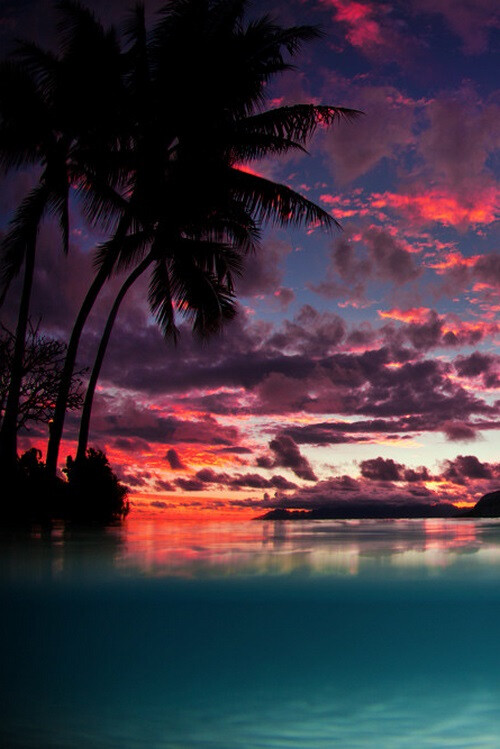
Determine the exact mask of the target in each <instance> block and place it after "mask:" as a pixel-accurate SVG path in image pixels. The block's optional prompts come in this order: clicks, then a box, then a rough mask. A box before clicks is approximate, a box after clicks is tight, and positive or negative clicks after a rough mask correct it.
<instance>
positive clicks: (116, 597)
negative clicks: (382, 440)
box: [0, 518, 500, 749]
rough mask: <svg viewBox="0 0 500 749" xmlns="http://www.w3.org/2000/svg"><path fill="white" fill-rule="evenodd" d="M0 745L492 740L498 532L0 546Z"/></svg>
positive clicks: (263, 534)
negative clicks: (0, 603)
mask: <svg viewBox="0 0 500 749" xmlns="http://www.w3.org/2000/svg"><path fill="white" fill-rule="evenodd" d="M0 592H1V598H2V614H1V617H0V630H1V631H0V642H1V645H0V647H1V651H2V652H1V663H2V668H1V673H0V680H1V692H2V700H1V707H0V711H1V715H0V741H1V742H3V743H2V746H6V747H8V748H9V749H10V748H12V749H84V748H85V749H115V747H116V749H118V747H120V749H136V748H137V749H139V748H141V749H143V748H144V749H188V748H189V749H261V748H264V747H269V749H278V748H279V749H285V748H286V749H309V748H310V749H323V748H324V749H327V748H329V747H339V748H341V749H355V748H356V749H361V748H363V747H376V748H378V747H381V749H382V748H383V749H386V748H387V749H399V748H403V747H404V748H406V747H408V748H411V749H419V748H425V747H439V748H440V749H442V748H445V747H454V748H458V747H460V748H461V749H462V748H464V749H465V748H466V747H467V748H470V749H472V748H473V749H483V748H484V749H486V748H487V749H494V748H495V749H498V747H500V710H499V704H500V637H499V629H500V523H498V522H497V521H474V520H464V521H460V522H456V521H443V520H425V521H423V520H422V521H415V520H413V521H404V520H397V521H312V522H300V521H296V522H293V521H287V522H285V521H280V522H275V523H261V522H255V521H254V522H248V523H238V524H234V523H233V524H208V523H205V524H202V525H199V526H196V525H190V524H187V523H183V524H167V523H164V522H163V523H162V522H159V521H148V522H146V521H143V520H135V519H134V518H131V519H130V520H129V521H127V523H126V525H125V526H124V528H122V529H117V528H115V529H110V530H108V531H105V532H103V531H101V532H97V531H96V532H90V531H88V532H75V531H73V532H71V531H64V529H62V528H56V529H55V530H54V532H53V533H52V534H51V535H50V536H49V535H48V534H42V533H41V532H38V533H37V532H33V533H32V534H31V536H26V535H21V534H18V535H17V536H16V537H13V536H12V535H11V534H7V533H3V534H2V536H1V538H0Z"/></svg>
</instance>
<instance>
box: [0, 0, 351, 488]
mask: <svg viewBox="0 0 500 749" xmlns="http://www.w3.org/2000/svg"><path fill="white" fill-rule="evenodd" d="M59 9H60V10H61V12H62V14H63V19H62V24H61V29H62V34H63V37H62V44H61V52H60V54H59V56H56V55H52V54H51V53H47V52H44V51H43V50H41V49H40V48H39V47H37V46H35V45H22V47H21V48H20V50H19V55H20V59H19V60H18V61H16V62H15V63H9V64H8V65H7V66H4V68H2V70H1V71H0V93H1V100H0V107H1V116H2V120H1V123H0V151H1V154H2V159H3V164H4V166H6V167H8V168H11V167H17V166H20V165H22V164H31V163H41V164H42V168H43V172H42V177H41V179H40V182H39V185H38V186H37V187H36V188H35V190H34V191H33V192H32V194H30V195H29V196H28V198H27V199H26V200H25V201H24V203H23V204H22V205H21V206H20V208H19V210H18V213H17V214H16V217H15V219H14V221H13V223H12V226H11V231H10V232H9V234H8V236H7V239H6V241H5V244H4V265H3V267H4V282H5V287H6V286H7V285H8V283H9V281H10V279H11V278H12V277H13V276H14V275H15V274H16V273H17V272H19V270H20V268H21V266H22V262H23V260H25V282H24V287H23V295H22V301H21V305H20V315H19V320H20V322H19V325H18V333H19V334H18V341H19V352H18V357H17V361H18V365H19V366H18V369H19V367H20V366H21V364H20V363H21V362H22V345H23V344H22V341H23V340H24V333H23V326H24V330H25V325H26V323H25V322H23V320H27V313H28V309H29V297H30V293H31V284H32V278H33V268H34V256H35V246H36V235H37V232H38V227H39V225H40V222H41V220H42V218H43V216H44V214H45V212H46V211H47V210H50V211H52V212H55V213H57V214H58V215H59V216H60V223H61V226H62V229H63V237H64V240H63V246H64V247H66V248H67V245H68V227H69V220H68V195H69V191H70V187H74V188H75V192H76V193H77V194H78V195H79V196H80V197H82V198H83V205H84V209H85V212H86V215H87V216H88V218H89V219H90V220H91V222H93V223H99V224H100V225H101V226H105V227H108V228H109V229H112V230H113V234H112V237H111V239H110V240H109V241H107V242H106V243H104V245H103V246H102V247H101V248H100V249H99V252H98V254H97V267H98V271H97V274H96V276H95V278H94V281H93V283H92V285H91V287H90V289H89V291H88V293H87V295H86V297H85V300H84V302H83V305H82V307H81V309H80V311H79V314H78V316H77V319H76V321H75V324H74V327H73V331H72V334H71V337H70V340H69V343H68V349H67V357H66V361H65V366H64V370H63V373H62V377H61V386H60V390H59V394H58V398H57V403H56V407H55V414H54V421H53V425H52V430H51V435H50V439H49V446H48V452H47V470H48V472H49V473H51V474H55V471H56V467H57V460H58V454H59V447H60V442H61V438H62V432H63V426H64V416H65V411H66V404H67V398H68V392H69V388H70V384H71V377H72V373H73V369H74V365H75V361H76V355H77V351H78V345H79V340H80V337H81V334H82V331H83V328H84V325H85V322H86V320H87V317H88V315H89V313H90V310H91V309H92V307H93V304H94V302H95V300H96V298H97V296H98V294H99V292H100V290H101V289H102V287H103V285H104V284H105V283H106V281H107V280H108V278H109V277H110V276H111V275H112V274H113V273H115V272H117V271H120V270H128V271H129V272H130V270H131V269H132V275H131V276H129V277H128V278H127V280H126V281H125V285H124V286H125V288H124V289H123V288H122V290H121V291H120V294H119V297H118V299H117V303H116V304H115V305H114V307H113V310H114V312H113V310H112V313H111V317H110V320H111V318H112V319H114V317H115V316H116V312H117V311H118V307H119V304H120V302H121V300H122V299H123V297H124V296H125V293H126V290H127V289H128V288H129V287H130V285H131V284H132V283H133V281H134V280H135V279H136V278H137V277H139V275H140V270H141V268H142V270H143V272H144V270H145V269H146V268H149V267H150V265H152V266H153V272H152V277H151V285H150V301H151V304H152V307H153V310H154V311H155V313H156V315H157V319H158V320H159V322H160V324H162V325H163V326H164V328H165V330H166V332H168V333H172V334H173V333H174V332H175V329H176V328H175V323H174V320H173V317H172V309H173V307H172V299H173V298H174V297H175V294H173V295H172V289H173V288H175V286H176V284H179V283H180V286H179V289H180V288H181V286H182V283H181V282H180V281H179V280H178V278H176V274H177V273H180V272H181V271H182V273H184V274H185V273H187V270H189V272H190V273H191V274H192V278H193V282H192V284H191V287H192V289H194V287H195V279H198V281H199V284H198V294H201V292H202V291H204V293H205V294H206V301H205V302H203V301H200V299H197V300H195V295H194V292H192V293H191V296H186V295H184V302H183V305H184V306H183V307H182V308H183V309H184V310H185V311H186V312H187V314H188V316H189V315H194V317H192V320H193V321H195V322H196V321H198V322H196V325H197V326H198V327H199V329H200V331H202V330H206V331H208V330H209V329H210V327H211V326H212V327H215V328H216V327H217V326H218V324H219V323H217V324H215V323H214V320H217V319H218V320H223V319H224V318H225V316H226V313H227V316H230V314H232V311H231V310H232V309H233V306H234V305H233V298H232V288H231V287H230V285H229V283H228V281H227V279H228V278H229V276H228V277H227V278H226V281H224V282H221V279H220V278H219V277H218V276H217V274H215V275H214V273H213V272H212V270H209V265H205V266H204V265H203V264H201V265H197V262H198V261H197V257H198V256H197V254H196V253H197V252H198V253H199V252H200V247H201V246H203V247H204V248H205V251H208V248H209V247H210V246H211V250H210V251H209V252H208V254H209V255H210V252H212V260H211V262H212V269H213V268H215V267H216V266H217V263H221V264H224V262H227V260H228V257H229V256H228V252H229V251H231V252H232V253H233V254H234V255H235V256H237V255H238V254H239V253H240V252H241V251H242V250H244V249H245V248H248V246H249V244H248V242H247V240H248V231H249V227H251V228H252V231H253V232H254V235H255V237H257V235H258V230H259V229H260V226H261V225H262V224H263V223H265V222H269V221H270V222H274V223H277V224H280V225H283V226H286V225H289V224H294V225H300V224H304V223H309V222H312V221H314V222H316V223H319V224H321V225H323V226H325V227H327V228H328V227H332V226H334V225H335V224H336V222H335V221H334V219H333V218H332V217H331V216H330V215H329V214H328V213H326V212H325V211H323V210H322V209H321V208H320V207H319V206H317V205H315V204H314V203H312V202H311V201H308V200H307V199H306V198H304V197H303V196H301V195H300V194H298V193H296V192H294V191H293V190H291V189H290V188H289V187H287V186H285V185H279V184H276V183H274V182H272V181H270V180H265V179H264V178H262V177H258V176H256V175H253V174H249V173H247V172H245V171H242V170H241V169H239V168H238V165H239V164H244V163H247V162H248V161H251V160H254V159H257V158H261V157H265V156H273V155H277V154H284V153H287V152H289V151H291V150H299V151H300V150H304V149H305V146H306V144H307V143H308V141H309V140H310V138H311V136H312V135H313V133H314V132H315V130H316V128H317V127H318V126H330V125H331V124H332V123H333V122H334V121H335V120H337V119H339V118H341V117H345V118H350V117H353V116H355V115H356V114H357V112H355V111H353V110H347V109H343V108H339V107H330V106H317V105H312V104H309V105H297V106H292V107H281V108H277V109H273V110H270V111H263V106H264V102H265V95H266V86H267V84H268V83H269V82H270V81H271V80H272V79H273V77H275V76H276V75H278V74H279V73H281V72H283V71H285V70H289V69H290V68H291V67H292V66H291V63H290V62H289V61H288V59H290V60H291V59H292V58H293V57H294V56H295V55H296V54H297V53H298V51H299V50H300V48H301V47H302V45H303V44H304V43H306V42H309V41H311V40H312V39H315V38H316V37H318V35H319V32H318V30H317V29H315V28H313V27H310V26H297V27H291V28H283V27H281V26H279V25H277V24H276V23H275V22H274V21H273V20H272V19H271V18H270V17H268V16H264V17H262V18H260V19H258V20H256V21H252V22H246V21H245V19H244V13H245V9H246V2H245V0H235V1H233V0H219V1H216V2H214V1H213V0H170V2H168V3H167V5H166V6H165V7H164V9H163V10H162V12H161V16H160V20H159V21H158V22H157V23H156V25H155V27H154V28H153V31H152V32H151V33H150V34H148V33H147V30H146V24H145V19H144V8H143V6H141V5H138V6H136V9H135V12H134V13H133V14H132V15H131V16H130V18H129V22H128V26H127V29H126V39H127V44H128V46H127V47H126V49H125V51H122V50H121V49H120V46H119V43H118V41H117V37H116V34H115V33H114V32H113V30H111V31H106V30H104V28H103V27H102V25H101V24H100V23H99V22H98V21H97V20H96V18H95V17H94V16H93V14H92V13H91V12H90V11H88V10H87V9H86V8H85V7H84V6H82V5H80V4H79V3H77V2H69V1H68V0H66V1H65V2H61V3H59ZM89 49H92V53H93V54H92V55H88V50H89ZM16 76H17V77H18V78H20V79H22V81H23V85H24V86H25V87H26V89H27V91H28V92H30V96H31V99H32V101H33V103H31V104H29V105H28V103H26V105H25V106H24V109H23V106H22V105H21V104H19V105H18V104H16V105H15V106H14V103H13V102H14V97H13V95H12V94H10V95H9V93H8V92H9V85H10V91H14V89H15V85H14V84H13V83H12V81H13V80H14V79H15V77H16ZM9 80H10V81H11V83H10V84H9ZM5 90H7V93H5ZM9 97H10V98H9ZM24 101H25V102H29V97H26V99H25V100H24ZM35 103H36V106H35ZM16 106H17V107H18V108H17V109H16ZM9 107H10V109H9ZM36 107H38V109H39V110H40V112H41V113H42V114H41V115H40V116H39V117H37V118H36V120H35V121H34V122H33V132H32V130H31V129H30V127H28V126H27V125H26V121H28V122H29V121H32V120H33V114H32V113H33V111H38V109H37V108H36ZM28 110H29V112H30V117H29V118H28V117H27V114H28ZM5 113H6V114H5ZM45 123H47V128H45V129H44V125H45ZM35 125H38V129H39V130H41V131H43V132H38V131H37V127H35ZM46 129H47V131H48V132H49V133H50V137H47V136H46V133H45V130H46ZM23 139H24V140H23ZM221 206H222V208H221ZM229 207H230V209H231V212H232V214H233V217H232V219H231V221H230V217H229V213H228V211H229ZM217 222H219V227H218V228H217ZM231 222H232V225H231V227H229V224H230V223H231ZM250 244H251V243H250ZM196 248H197V249H196ZM147 258H149V262H146V259H147ZM198 260H199V257H198ZM202 281H203V282H202ZM211 299H212V302H213V308H214V309H215V308H217V310H218V312H217V314H209V313H208V312H207V310H208V309H209V308H210V304H211V303H212V302H211V301H210V300H211ZM214 300H217V303H215V301H214ZM221 310H225V312H223V313H221ZM202 320H206V321H207V325H206V326H205V327H204V325H202V324H201V322H200V321H202ZM209 320H211V322H210V324H208V321H209ZM110 325H111V327H112V322H111V323H109V324H108V325H107V326H106V331H105V332H106V335H105V339H106V340H107V339H109V334H110V332H111V327H110ZM195 327H196V326H195ZM105 345H106V344H103V346H102V347H101V348H100V355H99V354H98V358H99V356H100V358H101V361H102V356H103V351H104V350H105ZM99 367H100V365H99V366H98V367H97V369H96V372H98V369H99ZM19 376H20V375H19V372H18V373H17V374H15V373H14V372H13V376H12V386H11V390H12V400H11V402H10V404H9V405H8V408H9V409H10V411H9V414H10V415H11V416H12V415H14V417H15V413H16V410H17V406H16V400H15V391H16V389H18V382H19V381H20V380H19ZM94 379H95V378H94ZM92 386H93V387H95V382H93V381H92V380H91V387H92ZM91 400H92V399H91V396H89V409H90V406H91ZM89 409H88V411H89V414H90V410H89ZM86 418H87V417H86ZM11 421H12V418H9V419H4V424H3V427H2V436H1V439H0V447H1V451H2V452H1V453H0V454H1V455H2V456H7V457H6V459H8V460H9V461H10V464H11V465H12V464H13V463H15V452H16V443H15V432H14V435H12V429H9V427H8V425H9V424H10V422H11ZM14 423H15V418H14ZM4 427H5V433H4V432H3V428H4ZM87 431H88V425H87ZM86 439H87V438H86V437H85V439H84V440H83V441H86Z"/></svg>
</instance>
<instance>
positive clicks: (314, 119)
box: [235, 104, 363, 146]
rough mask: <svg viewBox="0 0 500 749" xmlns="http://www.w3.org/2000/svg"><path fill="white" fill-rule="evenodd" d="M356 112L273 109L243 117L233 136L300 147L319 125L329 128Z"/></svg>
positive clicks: (306, 107) (331, 108)
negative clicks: (266, 138)
mask: <svg viewBox="0 0 500 749" xmlns="http://www.w3.org/2000/svg"><path fill="white" fill-rule="evenodd" d="M362 114H363V112H361V111H359V110H357V109H346V108H345V107H334V106H327V105H318V104H295V105H294V106H289V107H277V108H276V109H268V110H266V111H265V112H261V113H259V114H256V115H253V116H250V117H246V118H244V119H242V120H241V121H240V122H237V123H236V125H235V131H236V133H237V134H240V133H241V134H242V135H248V136H249V135H254V136H255V137H258V135H259V134H263V135H268V136H274V137H275V138H278V139H279V138H283V139H285V140H287V139H288V140H290V141H293V142H297V143H299V144H300V145H302V146H304V145H305V144H306V143H307V141H308V140H309V139H310V138H311V136H312V135H313V134H314V132H315V131H316V129H317V127H318V126H320V125H322V126H326V127H330V126H331V125H333V124H334V123H335V122H339V121H341V120H353V119H356V118H357V117H359V116H360V115H362Z"/></svg>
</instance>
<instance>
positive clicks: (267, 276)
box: [235, 238, 293, 306]
mask: <svg viewBox="0 0 500 749" xmlns="http://www.w3.org/2000/svg"><path fill="white" fill-rule="evenodd" d="M291 251H292V247H291V246H290V244H289V243H288V242H284V241H283V240H280V239H276V238H271V239H267V240H266V241H265V242H264V243H263V245H262V247H260V248H259V249H258V250H257V251H256V252H255V253H249V254H248V255H247V256H246V257H245V258H244V269H243V272H242V274H241V276H238V277H237V278H236V279H235V288H236V292H237V294H238V296H243V297H254V296H260V295H262V294H275V292H276V289H277V288H279V287H280V286H281V284H282V281H283V276H284V260H285V258H286V256H287V255H288V254H289V253H290V252H291ZM289 292H290V290H289V289H287V290H285V289H283V294H282V297H281V299H279V300H280V302H282V303H284V304H285V306H286V305H287V304H288V303H289V302H290V301H291V298H290V293H289ZM292 294H293V292H292ZM278 298H279V295H278ZM292 298H293V297H292ZM287 299H288V302H287V301H286V300H287Z"/></svg>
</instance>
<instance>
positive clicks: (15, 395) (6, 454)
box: [0, 232, 36, 476]
mask: <svg viewBox="0 0 500 749" xmlns="http://www.w3.org/2000/svg"><path fill="white" fill-rule="evenodd" d="M35 251H36V232H35V234H34V236H33V237H32V239H31V241H30V242H29V243H28V246H27V247H26V257H25V265H24V280H23V289H22V295H21V303H20V305H19V316H18V320H17V328H16V340H15V344H14V356H13V360H12V370H11V375H10V385H9V394H8V396H7V403H6V405H5V413H4V417H3V421H2V428H1V430H0V466H1V470H2V473H3V475H4V476H12V475H13V474H14V472H15V470H16V460H17V416H18V413H19V398H20V393H21V383H22V379H23V360H24V347H25V341H26V329H27V327H28V317H29V308H30V298H31V288H32V286H33V275H34V270H35Z"/></svg>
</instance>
